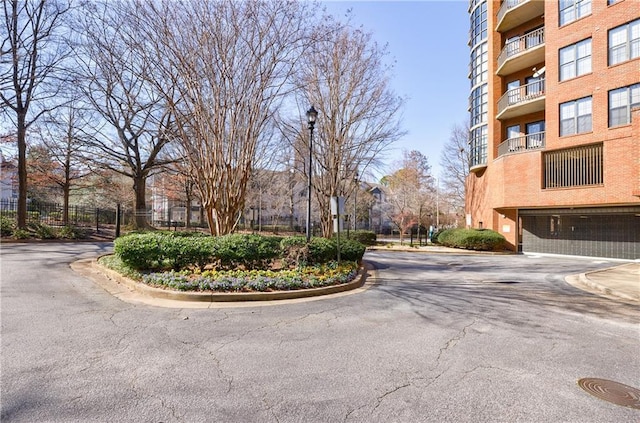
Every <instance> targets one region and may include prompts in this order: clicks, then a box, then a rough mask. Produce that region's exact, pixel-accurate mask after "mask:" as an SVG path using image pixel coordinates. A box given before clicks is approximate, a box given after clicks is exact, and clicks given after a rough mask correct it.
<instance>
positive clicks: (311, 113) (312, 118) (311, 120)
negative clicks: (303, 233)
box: [307, 106, 318, 244]
mask: <svg viewBox="0 0 640 423" xmlns="http://www.w3.org/2000/svg"><path fill="white" fill-rule="evenodd" d="M317 117H318V112H317V111H316V109H315V108H314V107H313V106H311V108H310V109H309V110H307V123H308V124H309V125H308V128H309V181H308V182H309V185H308V187H307V244H308V243H309V241H311V173H312V169H313V167H312V163H311V160H312V157H313V126H314V125H315V124H316V118H317Z"/></svg>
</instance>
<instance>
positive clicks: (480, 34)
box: [471, 2, 487, 48]
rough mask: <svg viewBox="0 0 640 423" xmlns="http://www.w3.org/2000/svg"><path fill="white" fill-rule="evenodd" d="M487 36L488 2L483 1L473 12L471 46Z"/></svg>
mask: <svg viewBox="0 0 640 423" xmlns="http://www.w3.org/2000/svg"><path fill="white" fill-rule="evenodd" d="M486 38H487V3H486V2H485V3H482V4H481V5H480V6H479V7H478V8H476V9H475V10H474V11H473V12H472V13H471V47H472V48H473V47H475V46H476V45H477V44H478V43H480V42H481V41H482V40H484V39H486Z"/></svg>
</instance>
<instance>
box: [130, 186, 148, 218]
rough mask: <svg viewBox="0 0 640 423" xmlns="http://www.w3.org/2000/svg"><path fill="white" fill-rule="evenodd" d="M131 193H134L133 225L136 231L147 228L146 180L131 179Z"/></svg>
mask: <svg viewBox="0 0 640 423" xmlns="http://www.w3.org/2000/svg"><path fill="white" fill-rule="evenodd" d="M133 191H134V192H135V204H134V205H133V209H134V220H133V222H134V223H133V224H134V227H135V228H136V229H144V228H147V227H148V226H149V225H148V223H147V199H146V195H147V178H146V177H144V176H135V177H134V178H133Z"/></svg>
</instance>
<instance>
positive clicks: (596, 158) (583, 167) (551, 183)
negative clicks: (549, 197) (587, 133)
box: [542, 143, 604, 189]
mask: <svg viewBox="0 0 640 423" xmlns="http://www.w3.org/2000/svg"><path fill="white" fill-rule="evenodd" d="M542 157H543V164H544V180H543V187H542V188H544V189H549V188H569V187H582V186H592V185H601V184H602V183H603V169H604V167H603V154H602V144H601V143H600V144H593V145H585V146H581V147H574V148H567V149H564V150H556V151H549V152H546V153H543V156H542Z"/></svg>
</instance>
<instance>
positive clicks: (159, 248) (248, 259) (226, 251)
mask: <svg viewBox="0 0 640 423" xmlns="http://www.w3.org/2000/svg"><path fill="white" fill-rule="evenodd" d="M365 248H366V247H365V246H364V245H362V244H361V243H359V242H357V241H354V240H348V239H347V240H341V243H340V253H341V258H343V259H344V260H347V261H359V260H361V259H362V256H363V255H364V252H365ZM114 252H115V254H116V255H117V256H118V257H119V258H120V259H121V260H122V262H124V263H125V264H126V265H128V266H130V267H132V268H134V269H137V270H161V269H173V270H180V269H184V268H188V267H197V268H200V269H202V268H203V267H204V266H205V265H206V264H209V263H211V264H213V265H214V266H215V267H216V268H218V269H232V268H238V267H244V268H245V269H261V268H262V269H264V268H268V267H269V266H270V265H271V264H273V262H274V261H275V260H276V259H278V258H281V259H282V260H283V262H284V264H286V265H287V266H299V265H307V264H320V263H327V262H330V261H333V260H335V259H336V258H337V247H336V242H335V240H330V239H325V238H312V239H311V242H310V243H309V245H307V243H306V239H305V238H304V237H299V236H296V237H284V238H283V237H277V236H262V235H253V234H250V235H247V234H231V235H226V236H221V237H211V236H208V235H202V234H200V233H189V232H147V233H135V234H129V235H125V236H123V237H120V238H118V239H116V240H115V243H114Z"/></svg>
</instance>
